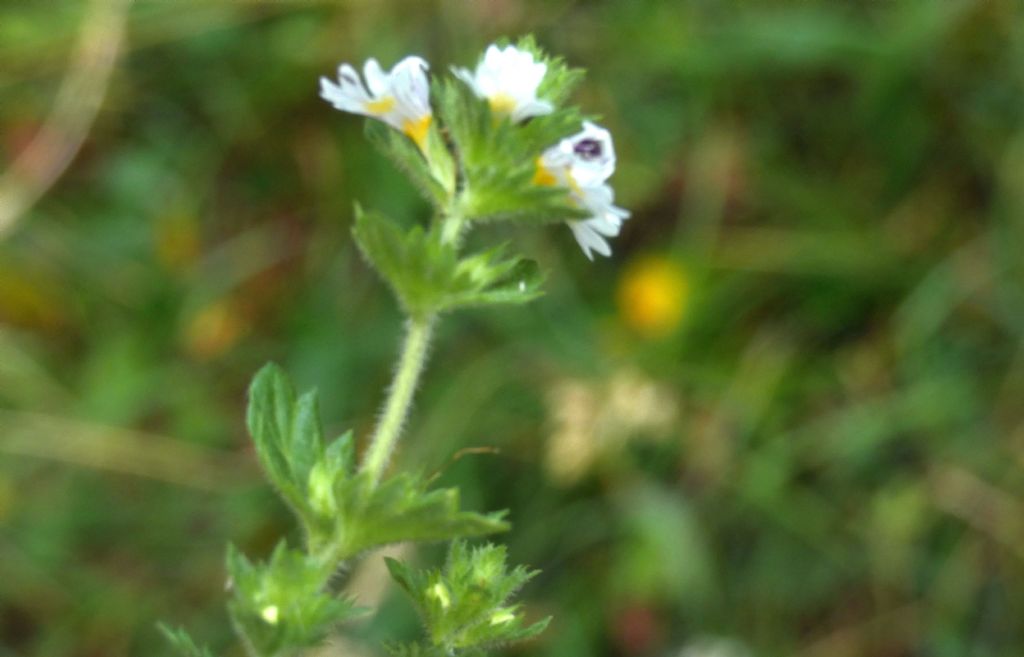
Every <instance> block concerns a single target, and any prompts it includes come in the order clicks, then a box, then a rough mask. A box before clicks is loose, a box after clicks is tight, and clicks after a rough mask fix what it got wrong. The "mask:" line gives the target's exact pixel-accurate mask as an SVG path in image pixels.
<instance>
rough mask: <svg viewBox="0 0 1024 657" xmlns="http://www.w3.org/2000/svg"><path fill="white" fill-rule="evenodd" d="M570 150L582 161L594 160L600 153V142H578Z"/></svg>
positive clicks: (583, 140) (589, 140)
mask: <svg viewBox="0 0 1024 657" xmlns="http://www.w3.org/2000/svg"><path fill="white" fill-rule="evenodd" d="M572 150H573V152H574V153H576V154H577V155H579V156H580V157H582V158H583V159H584V160H596V159H597V158H599V157H601V153H602V149H601V142H599V141H598V140H596V139H589V138H588V139H581V140H580V141H578V142H577V143H576V145H575V146H573V148H572Z"/></svg>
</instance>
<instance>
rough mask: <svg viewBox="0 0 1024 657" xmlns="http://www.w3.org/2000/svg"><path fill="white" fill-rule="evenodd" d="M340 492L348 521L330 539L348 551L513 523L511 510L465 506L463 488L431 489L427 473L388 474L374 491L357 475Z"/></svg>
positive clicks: (477, 531)
mask: <svg viewBox="0 0 1024 657" xmlns="http://www.w3.org/2000/svg"><path fill="white" fill-rule="evenodd" d="M361 491H362V492H361ZM367 491H368V492H367ZM336 495H337V498H338V500H339V505H340V507H341V509H342V510H341V512H340V514H341V516H342V518H343V519H344V520H343V521H342V522H343V523H344V524H340V523H339V526H338V530H337V531H336V533H335V535H334V536H333V537H331V539H330V540H331V541H333V543H334V545H336V546H339V548H340V550H341V551H342V553H344V554H346V555H354V554H358V553H360V552H363V551H365V550H367V549H370V548H373V547H377V546H381V545H387V544H390V543H401V542H404V541H420V542H435V541H446V540H451V539H454V538H460V537H472V536H485V535H487V534H494V533H496V532H502V531H507V530H508V528H509V526H508V523H506V522H505V521H504V520H502V518H503V517H504V515H505V512H498V513H488V514H480V513H473V512H469V511H462V510H460V508H459V491H458V489H456V488H443V489H437V490H427V486H426V482H425V480H424V478H423V477H421V476H417V475H412V474H409V473H402V474H398V475H395V476H394V477H391V478H390V479H386V480H384V481H383V482H381V483H380V484H379V485H378V486H377V487H376V488H374V489H372V490H369V488H368V486H367V485H366V480H365V478H364V477H363V476H361V475H357V476H355V477H353V478H351V479H349V480H347V481H342V482H339V485H338V490H337V493H336Z"/></svg>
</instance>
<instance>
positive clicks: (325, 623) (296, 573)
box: [227, 541, 362, 657]
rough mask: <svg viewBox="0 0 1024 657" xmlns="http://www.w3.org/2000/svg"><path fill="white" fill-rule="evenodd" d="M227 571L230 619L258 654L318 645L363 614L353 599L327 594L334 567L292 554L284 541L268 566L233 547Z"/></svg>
mask: <svg viewBox="0 0 1024 657" xmlns="http://www.w3.org/2000/svg"><path fill="white" fill-rule="evenodd" d="M227 568H228V573H229V575H230V577H231V579H230V583H231V586H230V588H231V599H230V601H229V602H228V610H229V611H230V613H231V619H232V621H233V622H234V624H235V627H236V628H237V629H238V630H239V631H240V633H241V634H242V636H243V637H244V639H245V640H246V641H247V642H248V643H250V644H251V646H252V647H253V648H254V649H255V650H256V654H258V655H264V656H267V657H272V656H277V655H288V654H293V653H294V651H295V650H296V649H298V648H303V647H307V646H313V645H316V644H317V643H319V642H320V641H322V640H323V639H324V637H326V636H327V634H328V632H330V630H331V629H332V628H333V627H334V626H335V625H337V624H338V623H341V622H343V621H345V620H348V619H350V618H353V617H355V616H357V615H359V614H361V613H362V610H361V609H359V608H358V607H356V605H355V603H354V602H353V601H352V600H350V599H348V598H337V597H334V596H331V595H329V594H327V593H325V592H324V586H325V584H326V582H327V581H328V579H329V578H330V576H331V574H332V573H333V571H334V564H325V563H324V562H323V561H321V560H319V559H317V558H315V557H314V556H311V555H308V554H306V553H305V552H301V551H298V550H289V549H288V547H287V546H286V545H285V544H284V542H283V541H282V542H281V543H279V544H278V545H277V547H276V548H275V549H274V552H273V554H271V556H270V560H269V561H267V562H266V563H263V564H252V563H251V562H249V560H248V559H246V558H245V555H243V554H242V553H241V552H239V551H238V550H237V549H235V548H234V547H233V546H230V545H229V546H228V555H227Z"/></svg>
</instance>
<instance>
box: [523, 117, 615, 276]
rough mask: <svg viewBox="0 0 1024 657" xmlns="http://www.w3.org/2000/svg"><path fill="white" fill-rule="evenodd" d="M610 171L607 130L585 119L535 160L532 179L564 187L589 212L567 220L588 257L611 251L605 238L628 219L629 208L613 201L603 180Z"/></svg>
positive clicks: (612, 167) (611, 151)
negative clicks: (581, 126)
mask: <svg viewBox="0 0 1024 657" xmlns="http://www.w3.org/2000/svg"><path fill="white" fill-rule="evenodd" d="M614 172H615V147H614V145H613V144H612V136H611V133H609V132H608V131H607V130H605V129H604V128H602V127H601V126H599V125H596V124H594V123H591V122H589V121H585V122H584V123H583V130H581V131H580V132H578V133H577V134H575V135H573V136H571V137H567V138H565V139H563V140H562V141H560V142H558V143H557V144H556V145H554V146H552V147H551V148H549V149H548V150H546V151H545V152H544V154H543V155H541V156H540V158H538V160H537V172H536V174H535V175H534V178H533V181H534V183H536V184H538V185H552V186H553V185H558V186H561V187H566V188H568V189H569V193H570V196H571V198H572V200H573V202H574V203H575V204H576V205H579V206H581V207H583V208H585V209H586V210H587V211H588V212H589V213H590V214H591V215H592V216H591V217H590V218H588V219H581V220H572V221H568V222H567V223H568V224H569V228H570V229H571V230H572V234H573V236H574V237H575V238H576V242H577V243H578V244H579V245H580V248H582V249H583V254H584V255H585V256H587V258H589V259H591V260H593V259H594V256H593V252H595V251H596V252H597V253H599V254H601V255H603V256H610V255H611V253H612V250H611V247H610V246H609V245H608V240H607V239H606V238H609V237H615V236H617V235H618V234H619V231H620V230H621V229H622V222H623V221H625V220H626V219H629V212H628V211H627V210H624V209H622V208H620V207H617V206H616V205H615V203H614V200H615V195H614V193H613V192H612V188H611V187H610V186H609V185H607V184H606V182H605V181H607V180H608V178H610V177H611V175H612V173H614Z"/></svg>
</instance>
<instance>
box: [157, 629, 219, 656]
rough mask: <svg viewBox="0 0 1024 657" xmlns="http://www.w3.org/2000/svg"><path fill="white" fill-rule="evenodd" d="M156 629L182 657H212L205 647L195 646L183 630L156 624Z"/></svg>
mask: <svg viewBox="0 0 1024 657" xmlns="http://www.w3.org/2000/svg"><path fill="white" fill-rule="evenodd" d="M157 628H158V629H159V630H160V632H161V633H163V635H164V636H165V637H166V638H167V641H168V642H170V644H171V645H172V646H174V649H175V650H177V651H178V654H180V655H181V656H182V657H213V653H212V652H210V650H209V649H208V648H207V647H206V646H198V645H196V642H195V641H193V640H192V637H191V636H189V634H188V632H186V631H185V630H184V629H183V628H180V627H179V628H178V629H172V628H171V627H170V626H168V625H165V624H163V623H157Z"/></svg>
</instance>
